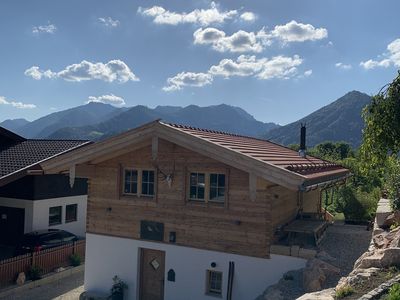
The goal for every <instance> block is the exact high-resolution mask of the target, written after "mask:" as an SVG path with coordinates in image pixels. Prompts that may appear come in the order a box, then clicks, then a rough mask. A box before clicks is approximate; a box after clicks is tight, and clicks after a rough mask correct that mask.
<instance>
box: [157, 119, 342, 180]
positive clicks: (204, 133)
mask: <svg viewBox="0 0 400 300" xmlns="http://www.w3.org/2000/svg"><path fill="white" fill-rule="evenodd" d="M162 124H164V125H166V126H170V127H173V128H175V129H178V130H180V131H182V132H184V133H187V134H190V135H192V136H195V137H198V138H200V139H202V140H205V141H208V142H210V143H213V144H216V145H218V146H221V147H225V148H227V149H230V150H232V151H236V152H239V153H241V154H243V155H246V156H249V157H251V158H253V159H257V160H260V161H263V162H265V163H268V164H272V165H274V166H276V167H279V168H283V169H286V170H288V171H291V172H295V173H297V174H300V175H302V176H304V177H305V178H306V179H307V180H310V181H313V180H316V179H320V178H321V177H332V178H333V177H335V178H337V177H340V176H344V175H346V174H348V173H349V170H348V169H346V168H343V167H342V166H340V165H337V164H335V163H331V162H328V161H325V160H322V159H319V158H316V157H312V156H309V155H307V156H306V157H301V156H300V155H299V153H298V152H296V151H294V150H292V149H289V148H287V147H284V146H281V145H278V144H275V143H273V142H270V141H267V140H262V139H257V138H253V137H248V136H242V135H237V134H232V133H228V132H222V131H216V130H209V129H201V128H196V127H191V126H185V125H178V124H168V123H162Z"/></svg>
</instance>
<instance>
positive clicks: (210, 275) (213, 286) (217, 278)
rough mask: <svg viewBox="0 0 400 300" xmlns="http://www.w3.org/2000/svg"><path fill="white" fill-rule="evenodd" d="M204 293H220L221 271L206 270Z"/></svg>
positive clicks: (216, 294)
mask: <svg viewBox="0 0 400 300" xmlns="http://www.w3.org/2000/svg"><path fill="white" fill-rule="evenodd" d="M206 294H209V295H215V296H221V295H222V272H219V271H214V270H207V285H206Z"/></svg>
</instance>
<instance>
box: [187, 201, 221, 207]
mask: <svg viewBox="0 0 400 300" xmlns="http://www.w3.org/2000/svg"><path fill="white" fill-rule="evenodd" d="M186 204H187V205H189V206H195V207H196V206H197V207H213V208H221V209H223V208H225V202H217V201H208V202H204V201H201V200H192V199H188V200H187V201H186Z"/></svg>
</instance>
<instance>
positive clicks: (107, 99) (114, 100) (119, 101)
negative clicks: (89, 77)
mask: <svg viewBox="0 0 400 300" xmlns="http://www.w3.org/2000/svg"><path fill="white" fill-rule="evenodd" d="M90 102H97V103H99V102H100V103H108V104H113V105H116V106H123V105H125V104H126V103H125V100H124V99H123V98H122V97H118V96H115V95H114V94H110V95H102V96H98V97H95V96H89V98H88V101H87V102H86V103H90Z"/></svg>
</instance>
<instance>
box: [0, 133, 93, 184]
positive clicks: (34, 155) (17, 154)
mask: <svg viewBox="0 0 400 300" xmlns="http://www.w3.org/2000/svg"><path fill="white" fill-rule="evenodd" d="M0 133H1V132H0ZM87 143H89V142H88V141H84V140H25V139H24V140H22V141H21V140H20V141H15V142H14V143H1V144H0V178H2V177H5V176H8V175H10V174H11V173H14V172H17V171H19V170H22V169H25V168H27V167H29V166H33V165H35V164H37V163H38V162H40V161H43V160H46V159H49V158H50V157H52V156H55V155H58V154H61V153H63V152H66V151H69V150H72V149H74V148H77V147H80V146H83V145H84V144H87Z"/></svg>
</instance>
